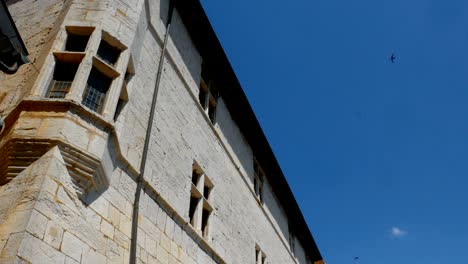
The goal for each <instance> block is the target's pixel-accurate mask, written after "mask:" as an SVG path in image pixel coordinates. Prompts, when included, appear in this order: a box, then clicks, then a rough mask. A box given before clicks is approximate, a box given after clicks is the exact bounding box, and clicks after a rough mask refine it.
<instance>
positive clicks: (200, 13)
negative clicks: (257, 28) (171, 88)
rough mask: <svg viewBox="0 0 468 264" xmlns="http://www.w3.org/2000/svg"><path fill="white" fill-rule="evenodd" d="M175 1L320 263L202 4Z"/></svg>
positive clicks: (232, 111)
mask: <svg viewBox="0 0 468 264" xmlns="http://www.w3.org/2000/svg"><path fill="white" fill-rule="evenodd" d="M174 1H175V6H176V9H177V11H178V12H179V14H180V16H181V17H182V20H183V22H184V25H185V27H186V28H187V29H188V31H189V34H190V36H191V38H192V41H193V42H194V44H195V46H196V47H197V49H198V51H199V52H200V55H201V56H202V58H203V61H204V66H206V71H207V72H208V73H209V75H210V76H213V79H214V81H215V82H216V83H217V87H218V89H219V92H220V95H221V97H222V98H223V100H224V101H225V102H226V105H227V107H228V109H229V112H230V114H231V116H232V118H233V119H234V121H235V122H236V124H237V125H238V126H239V129H240V130H241V131H242V134H243V135H244V137H245V138H246V140H247V142H248V143H249V145H250V146H251V148H252V150H253V152H254V153H255V157H256V159H257V160H258V161H259V162H260V164H262V168H263V170H264V171H265V174H266V177H267V178H268V182H269V183H270V184H271V185H272V189H273V191H274V192H275V195H276V196H277V198H278V200H279V201H280V203H281V205H282V207H283V209H284V210H285V212H286V214H287V216H288V219H291V220H293V223H291V227H292V228H294V229H295V230H294V233H295V235H296V237H297V238H298V239H299V240H300V241H301V244H302V245H303V246H304V250H305V251H306V254H307V255H308V257H309V258H310V260H311V261H313V262H316V261H321V260H322V256H321V253H320V251H319V249H318V247H317V244H316V243H315V240H314V238H313V236H312V233H311V232H310V229H309V227H308V225H307V223H306V221H305V219H304V216H303V214H302V212H301V210H300V208H299V205H298V203H297V201H296V199H295V198H294V195H293V193H292V191H291V188H290V187H289V184H288V182H287V180H286V178H285V176H284V174H283V172H282V170H281V167H280V165H279V163H278V161H277V160H276V157H275V155H274V153H273V151H272V149H271V147H270V144H269V143H268V140H267V139H266V136H265V134H264V133H263V130H262V128H261V126H260V123H259V122H258V120H257V118H256V116H255V113H254V112H253V110H252V107H251V106H250V103H249V101H248V99H247V96H246V95H245V93H244V91H243V89H242V87H241V85H240V83H239V80H238V79H237V76H236V74H235V73H234V70H233V69H232V66H231V64H230V62H229V60H228V58H227V56H226V54H225V52H224V49H223V48H222V46H221V43H220V42H219V39H218V37H217V36H216V33H215V32H214V30H213V28H212V26H211V24H210V22H209V19H208V17H207V16H206V13H205V11H204V9H203V7H202V5H201V3H200V1H199V0H174Z"/></svg>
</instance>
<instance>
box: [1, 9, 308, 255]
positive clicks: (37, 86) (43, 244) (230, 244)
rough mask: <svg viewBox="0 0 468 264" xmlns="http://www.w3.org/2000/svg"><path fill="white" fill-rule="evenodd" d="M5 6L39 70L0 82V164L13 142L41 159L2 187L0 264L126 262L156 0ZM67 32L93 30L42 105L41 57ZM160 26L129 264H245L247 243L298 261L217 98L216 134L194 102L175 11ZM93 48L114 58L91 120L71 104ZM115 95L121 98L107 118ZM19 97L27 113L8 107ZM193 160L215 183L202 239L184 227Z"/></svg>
mask: <svg viewBox="0 0 468 264" xmlns="http://www.w3.org/2000/svg"><path fill="white" fill-rule="evenodd" d="M11 3H12V4H10V6H9V8H10V9H11V11H12V14H13V17H14V19H15V21H17V25H18V28H19V30H20V33H21V34H22V35H23V37H24V38H25V43H26V45H27V46H28V49H29V51H30V52H31V56H30V58H31V59H32V60H33V61H34V64H35V66H36V67H37V68H38V69H39V71H40V72H39V73H35V72H34V71H32V68H31V65H26V66H24V68H22V70H20V71H19V72H18V73H17V75H15V76H5V75H3V74H0V115H2V116H4V115H11V119H12V120H13V119H15V120H13V122H11V123H12V125H11V129H9V130H8V134H5V135H2V136H1V137H0V158H2V156H1V155H2V153H7V152H6V151H3V149H4V148H5V146H7V143H8V142H11V141H12V140H17V139H21V140H27V141H31V142H35V141H40V142H42V143H47V144H50V150H49V149H48V150H49V151H48V152H47V153H45V152H46V151H45V150H44V153H45V154H44V153H41V154H40V155H39V154H38V157H36V158H37V160H36V161H35V162H31V163H28V164H25V165H23V166H24V168H25V169H24V170H23V171H21V172H19V173H18V174H17V176H16V177H14V178H13V179H12V180H11V181H10V182H8V183H7V184H6V185H3V186H0V249H1V254H0V262H1V263H11V262H18V263H28V262H32V263H128V260H129V250H130V241H131V240H130V238H131V236H132V234H131V230H132V219H131V217H132V211H133V205H134V201H133V199H134V197H135V189H136V186H137V185H136V177H137V176H138V175H139V171H138V169H139V166H140V162H141V157H142V151H143V146H144V142H145V136H146V129H147V126H148V118H149V107H150V104H151V100H152V95H153V92H154V91H155V82H156V65H158V63H159V58H160V54H161V44H162V40H163V38H164V33H165V30H166V27H165V24H164V21H166V20H167V17H166V16H167V13H166V12H167V9H168V6H169V5H168V0H131V1H123V0H108V1H82V0H78V1H69V0H65V1H58V0H43V1H33V0H19V1H11ZM147 8H148V10H147ZM70 27H74V28H75V29H76V28H77V27H93V28H94V29H93V30H92V33H90V34H91V36H90V39H89V42H88V44H87V46H86V50H85V52H84V54H85V56H84V58H83V59H82V61H81V62H80V64H79V65H80V67H79V68H78V71H77V72H76V75H75V78H74V81H73V85H72V87H71V88H70V92H69V93H68V94H67V95H66V98H65V99H50V98H44V97H45V95H47V94H48V89H49V87H50V80H51V79H52V78H53V76H54V69H55V67H56V61H57V60H59V59H57V58H56V57H55V56H54V55H53V52H64V49H65V46H66V45H65V43H66V41H67V39H68V36H67V35H68V34H70V32H71V31H70ZM67 30H68V31H67ZM171 30H172V31H171V34H170V38H169V43H168V46H167V48H168V50H167V54H166V55H167V57H166V58H165V63H164V70H163V74H162V76H161V83H160V87H159V93H158V101H157V104H156V110H155V123H154V127H153V129H152V130H151V131H150V132H151V140H150V145H149V151H148V156H147V161H146V162H147V163H146V164H147V166H146V171H145V172H144V176H145V179H146V182H145V188H144V190H143V192H142V196H141V200H140V204H139V215H138V238H137V245H138V247H137V248H138V251H137V255H138V263H164V264H169V263H177V264H180V263H184V264H185V263H189V264H191V263H196V264H211V263H253V260H254V259H255V247H256V246H259V247H261V249H262V251H263V252H265V254H266V255H267V257H268V259H269V260H271V263H281V264H283V263H297V262H296V261H298V262H299V263H307V260H306V257H305V253H304V252H305V249H304V248H302V245H301V244H300V243H299V241H298V242H297V243H296V250H295V252H291V251H290V249H289V245H288V242H287V241H288V239H289V230H288V227H289V225H290V224H289V222H290V221H291V219H288V218H287V216H286V214H285V211H284V209H283V205H282V202H281V201H278V199H277V198H276V196H275V192H274V191H273V190H272V189H271V186H270V183H269V182H268V181H265V182H264V193H263V197H264V201H263V204H261V203H259V201H258V199H257V197H256V195H255V191H254V190H253V177H252V175H253V162H252V160H253V158H254V155H255V153H254V151H253V149H252V148H251V147H250V146H249V145H248V143H247V141H246V140H245V138H244V136H243V132H242V131H241V130H240V129H239V127H238V125H237V124H236V123H235V122H234V120H233V119H232V117H231V114H230V111H229V109H228V104H227V103H226V102H225V101H224V99H223V98H222V97H220V98H218V101H217V110H216V116H217V120H216V121H217V122H216V124H215V125H213V124H212V123H211V122H210V120H209V118H208V115H207V113H206V111H204V110H203V108H202V107H201V106H200V104H199V102H198V100H199V99H198V93H199V83H200V80H201V71H202V63H203V58H202V56H201V54H200V53H199V51H198V50H197V47H196V46H195V44H194V43H193V42H192V40H191V36H190V34H189V32H188V30H187V28H186V26H185V24H184V21H182V18H181V17H180V15H179V13H178V11H177V10H176V12H175V13H174V18H173V24H172V27H171ZM102 39H104V40H105V41H110V42H112V44H114V45H117V46H119V47H121V53H120V57H119V59H118V60H117V62H116V63H115V64H114V65H111V66H109V67H112V68H113V70H114V71H115V72H116V73H117V74H116V75H115V76H114V77H113V78H114V79H113V80H112V83H111V85H110V87H109V90H108V92H107V95H106V98H105V100H104V101H105V102H104V106H103V110H102V112H100V113H95V112H93V111H91V110H90V109H88V108H86V107H83V106H82V105H81V102H82V99H83V98H82V97H83V94H84V91H85V88H86V86H87V80H88V76H89V73H90V72H91V69H92V67H93V56H94V55H95V54H96V52H97V50H98V48H99V45H100V43H101V41H102ZM94 63H95V62H94ZM94 66H95V65H94ZM127 69H128V70H129V73H130V74H129V75H131V78H128V77H129V75H127V78H125V76H126V73H127ZM124 79H125V80H124ZM122 87H125V90H126V91H125V94H126V95H127V96H128V102H127V103H126V104H125V106H124V107H123V109H122V111H121V112H120V114H119V115H118V116H116V118H114V113H115V110H116V107H117V104H118V100H119V96H120V95H121V94H122V93H121V89H122ZM26 97H27V98H26ZM21 100H23V102H30V103H29V106H28V107H25V108H24V109H19V110H17V111H18V112H17V113H14V112H12V111H13V109H14V108H15V107H16V105H17V104H18V103H19V102H21ZM31 102H32V103H31ZM39 105H40V107H39ZM51 105H53V107H51ZM70 105H71V106H70ZM35 107H37V108H35ZM15 111H16V110H15ZM114 119H115V120H114ZM18 146H19V145H18ZM23 146H24V145H23ZM32 149H33V148H31V150H32ZM13 156H14V155H13ZM13 158H14V157H13ZM8 159H9V160H10V159H11V158H10V157H9V158H8ZM0 161H1V159H0ZM194 163H196V164H198V166H199V167H200V168H201V170H203V172H204V173H205V174H206V177H207V178H209V179H210V180H211V182H212V184H213V186H214V187H213V190H212V192H211V193H210V198H209V200H208V201H209V203H210V206H211V207H213V208H214V209H213V213H212V215H211V216H210V220H209V235H208V236H207V237H203V236H202V233H201V231H200V229H201V228H200V227H199V226H198V227H197V228H193V227H192V226H191V224H190V223H189V207H190V196H191V188H192V182H191V176H192V166H193V164H194ZM1 165H2V164H0V169H1ZM96 175H100V176H99V177H96ZM102 175H104V176H102ZM0 177H2V175H0ZM100 177H104V178H105V180H100V179H101V178H100ZM98 183H105V184H102V185H101V184H98ZM201 188H203V186H201Z"/></svg>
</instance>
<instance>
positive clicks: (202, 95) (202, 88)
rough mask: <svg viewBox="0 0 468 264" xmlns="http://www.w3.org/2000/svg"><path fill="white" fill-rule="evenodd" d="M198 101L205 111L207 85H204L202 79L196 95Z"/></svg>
mask: <svg viewBox="0 0 468 264" xmlns="http://www.w3.org/2000/svg"><path fill="white" fill-rule="evenodd" d="M198 100H199V101H200V105H201V107H202V108H203V110H206V107H207V106H208V104H207V102H208V85H207V84H206V83H205V81H204V80H203V79H202V80H201V83H200V92H199V94H198Z"/></svg>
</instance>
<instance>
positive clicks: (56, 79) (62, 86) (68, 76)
mask: <svg viewBox="0 0 468 264" xmlns="http://www.w3.org/2000/svg"><path fill="white" fill-rule="evenodd" d="M78 66H79V64H77V63H73V62H61V61H57V62H56V63H55V70H54V76H53V78H52V82H51V83H50V88H49V92H48V93H47V97H49V98H65V96H66V95H67V93H68V92H69V91H70V88H71V86H72V83H73V79H74V78H75V75H76V72H77V71H78Z"/></svg>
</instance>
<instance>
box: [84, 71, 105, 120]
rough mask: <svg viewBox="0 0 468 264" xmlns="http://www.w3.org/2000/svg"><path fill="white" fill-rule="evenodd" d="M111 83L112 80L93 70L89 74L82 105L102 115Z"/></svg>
mask: <svg viewBox="0 0 468 264" xmlns="http://www.w3.org/2000/svg"><path fill="white" fill-rule="evenodd" d="M111 83H112V79H111V78H109V77H107V76H106V75H104V74H102V73H101V72H99V71H98V70H96V69H95V68H93V69H92V70H91V73H90V74H89V78H88V82H87V86H86V89H85V92H84V96H83V101H82V102H81V103H82V104H83V105H85V106H87V107H88V108H90V109H91V110H93V111H95V112H97V113H100V112H101V111H102V107H103V106H104V100H105V98H106V94H107V91H108V90H109V87H110V85H111Z"/></svg>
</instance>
